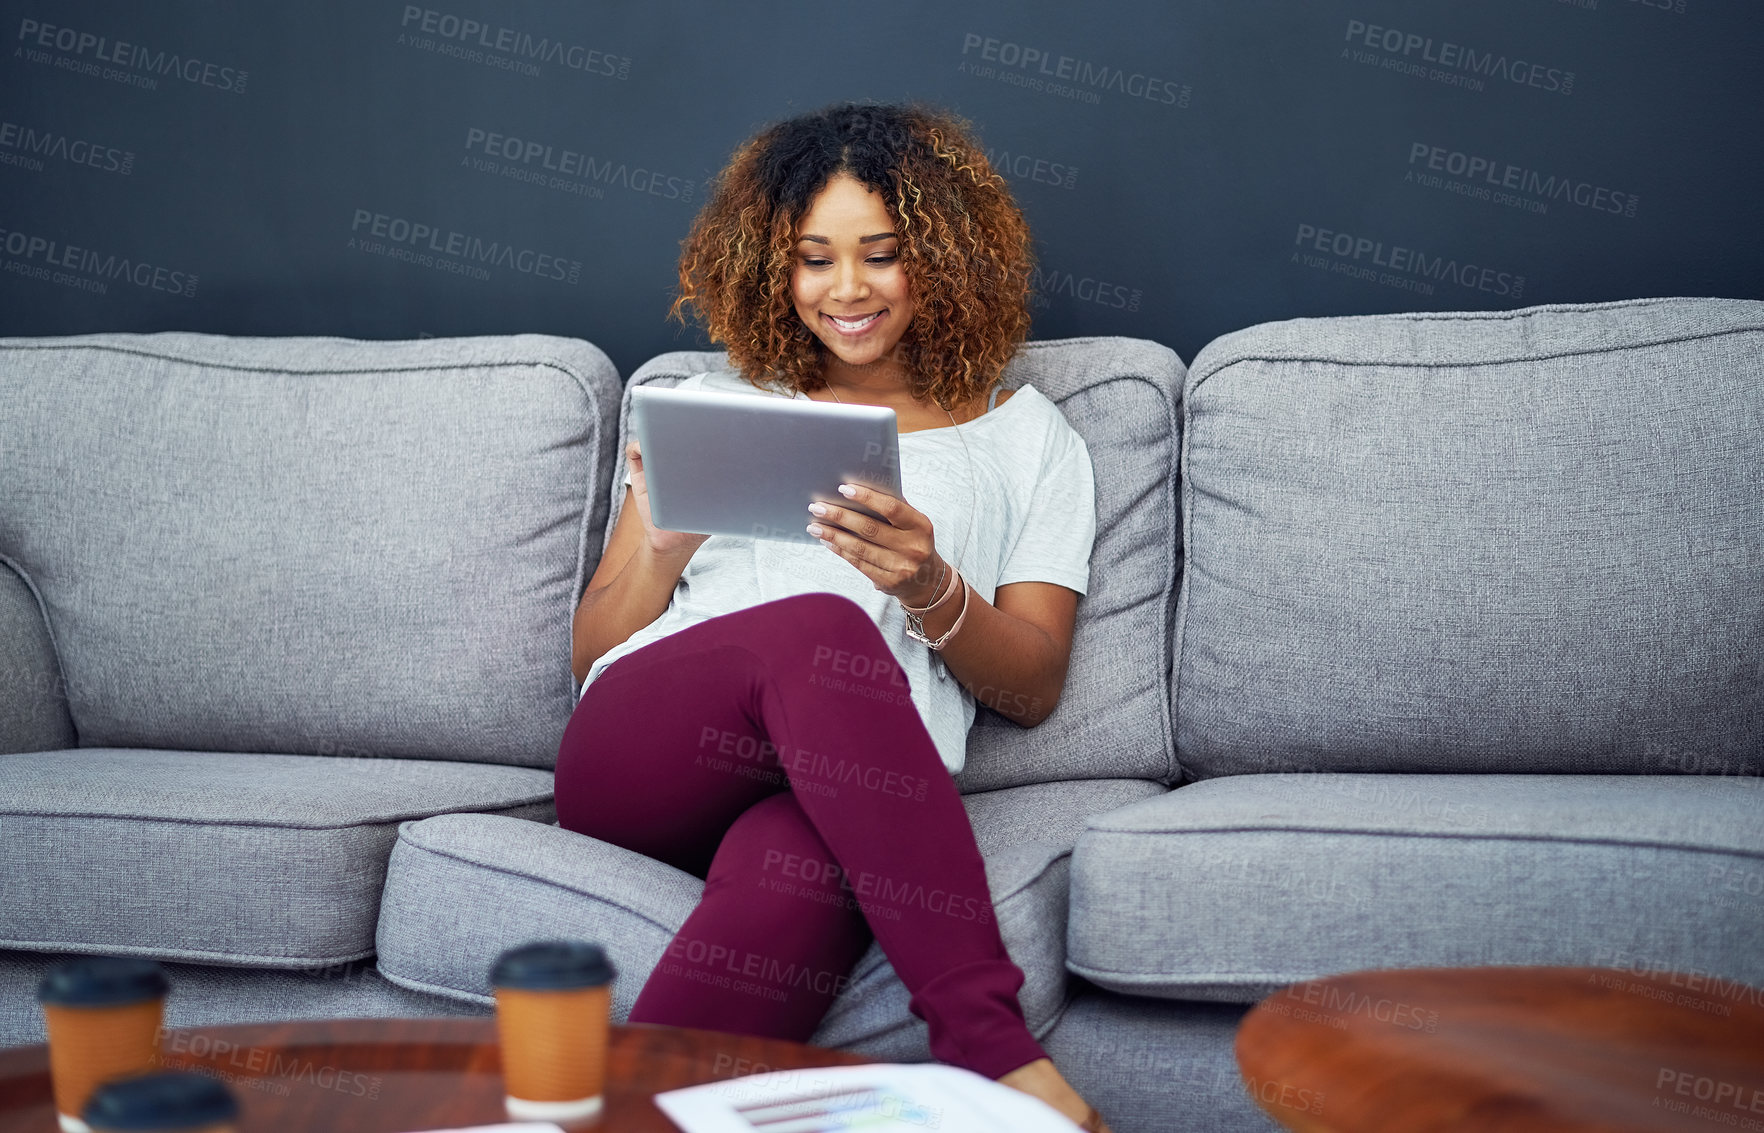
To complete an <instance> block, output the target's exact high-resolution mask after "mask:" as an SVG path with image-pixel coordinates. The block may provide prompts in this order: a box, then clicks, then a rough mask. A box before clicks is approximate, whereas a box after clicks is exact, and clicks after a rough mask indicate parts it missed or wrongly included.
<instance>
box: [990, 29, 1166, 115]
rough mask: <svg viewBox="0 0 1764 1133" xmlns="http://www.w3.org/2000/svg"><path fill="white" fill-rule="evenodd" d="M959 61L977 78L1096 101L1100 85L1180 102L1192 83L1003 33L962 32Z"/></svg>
mask: <svg viewBox="0 0 1764 1133" xmlns="http://www.w3.org/2000/svg"><path fill="white" fill-rule="evenodd" d="M962 56H963V58H962V63H961V66H960V67H959V68H958V69H960V70H963V71H967V72H968V73H970V74H973V75H976V76H978V77H979V78H983V79H997V80H998V81H999V82H1001V83H1005V84H1006V85H1008V86H1018V87H1025V88H1027V89H1029V90H1037V91H1041V92H1043V93H1046V94H1054V95H1059V96H1061V97H1063V98H1070V99H1073V100H1074V101H1077V102H1087V103H1091V104H1093V105H1094V104H1096V103H1100V102H1101V101H1102V95H1101V94H1100V93H1099V92H1101V91H1114V92H1116V93H1117V94H1124V95H1126V96H1127V97H1129V98H1141V99H1144V100H1145V101H1147V102H1155V103H1162V104H1164V105H1166V106H1175V107H1179V108H1185V107H1187V106H1188V101H1189V96H1190V94H1191V91H1192V88H1190V87H1188V86H1186V85H1184V84H1182V83H1177V82H1172V81H1170V80H1169V79H1163V78H1159V77H1158V76H1156V75H1150V74H1147V73H1145V72H1143V71H1128V70H1124V69H1122V68H1120V67H1111V66H1109V65H1108V64H1106V63H1092V62H1091V61H1090V60H1088V59H1077V58H1074V57H1072V56H1070V55H1057V54H1055V53H1054V52H1052V51H1047V50H1044V49H1043V48H1040V47H1032V46H1030V45H1028V44H1022V43H1013V42H1011V41H1010V40H1006V39H997V38H995V37H993V36H988V35H979V34H977V33H975V32H968V33H967V34H965V35H963V36H962Z"/></svg>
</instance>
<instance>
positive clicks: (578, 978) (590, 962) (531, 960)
mask: <svg viewBox="0 0 1764 1133" xmlns="http://www.w3.org/2000/svg"><path fill="white" fill-rule="evenodd" d="M616 975H618V972H617V970H615V969H614V968H613V966H612V961H610V960H608V959H607V958H606V949H604V948H602V947H601V946H600V945H598V944H590V943H589V942H587V941H585V940H541V941H536V942H534V943H532V944H523V945H521V946H520V947H519V948H511V949H509V950H508V951H507V952H504V953H503V954H502V955H501V956H498V957H497V958H496V964H495V966H494V967H492V968H491V969H490V983H491V984H492V985H493V986H495V987H509V988H521V989H526V990H531V991H556V990H561V989H565V988H575V987H599V986H600V985H602V984H607V983H611V982H612V980H613V977H614V976H616Z"/></svg>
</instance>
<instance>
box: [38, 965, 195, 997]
mask: <svg viewBox="0 0 1764 1133" xmlns="http://www.w3.org/2000/svg"><path fill="white" fill-rule="evenodd" d="M170 990H171V980H170V979H169V978H168V977H167V976H166V974H165V969H164V968H162V967H160V966H159V965H158V964H157V963H155V962H154V961H152V960H146V959H142V958H140V957H138V956H80V957H77V958H75V959H72V960H63V961H62V962H61V963H59V964H57V965H55V966H54V967H53V968H50V969H49V974H48V975H46V976H44V977H43V982H42V983H40V984H38V985H37V1000H38V1001H39V1002H41V1003H54V1004H57V1005H59V1006H63V1007H120V1006H122V1005H124V1004H128V1003H140V1002H142V1001H143V1000H148V999H158V998H159V997H160V996H162V995H164V994H166V992H168V991H170Z"/></svg>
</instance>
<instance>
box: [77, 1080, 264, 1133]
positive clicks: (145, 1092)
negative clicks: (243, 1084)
mask: <svg viewBox="0 0 1764 1133" xmlns="http://www.w3.org/2000/svg"><path fill="white" fill-rule="evenodd" d="M238 1116H239V1103H238V1102H237V1101H235V1100H234V1099H233V1093H232V1091H231V1090H229V1089H227V1087H226V1084H225V1083H224V1082H222V1081H220V1080H219V1079H217V1078H211V1077H209V1076H208V1075H207V1074H198V1073H196V1072H195V1071H191V1070H173V1071H166V1072H163V1073H158V1074H138V1075H135V1076H134V1077H131V1078H114V1079H112V1080H111V1081H109V1082H106V1083H104V1084H103V1085H101V1086H99V1087H98V1089H97V1090H96V1091H94V1092H93V1094H92V1100H91V1101H89V1102H87V1103H86V1108H85V1110H84V1111H83V1112H82V1113H81V1114H80V1117H81V1119H82V1120H83V1121H85V1123H86V1124H87V1125H89V1126H91V1127H92V1129H93V1131H94V1133H97V1131H99V1130H104V1129H189V1128H193V1127H196V1126H200V1125H212V1124H214V1123H215V1122H217V1121H231V1120H232V1119H234V1118H236V1117H238Z"/></svg>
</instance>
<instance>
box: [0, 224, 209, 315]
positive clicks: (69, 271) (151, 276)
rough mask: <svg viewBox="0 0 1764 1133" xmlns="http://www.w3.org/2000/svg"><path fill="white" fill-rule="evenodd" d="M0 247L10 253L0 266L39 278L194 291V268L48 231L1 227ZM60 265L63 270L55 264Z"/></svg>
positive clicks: (104, 288) (100, 286)
mask: <svg viewBox="0 0 1764 1133" xmlns="http://www.w3.org/2000/svg"><path fill="white" fill-rule="evenodd" d="M0 252H5V253H6V255H8V256H15V257H18V258H17V259H8V260H7V261H6V263H5V265H4V267H0V271H7V272H10V273H12V274H14V275H22V276H24V277H26V278H27V279H43V280H47V281H49V282H50V283H59V284H61V285H63V286H64V287H74V288H78V289H79V290H81V291H93V292H96V293H98V294H99V295H105V294H108V293H109V291H110V284H111V283H113V282H114V283H128V284H133V285H134V286H136V287H140V288H143V289H146V290H149V291H164V292H166V293H167V294H170V295H180V296H182V297H183V298H185V299H193V298H195V297H196V274H195V273H194V272H186V271H174V270H172V269H171V268H168V267H164V266H162V265H158V264H153V263H149V262H148V261H146V260H139V259H134V258H132V257H130V256H119V255H117V254H115V253H114V252H110V253H106V252H96V251H93V250H92V249H91V248H82V247H80V246H79V245H77V244H63V243H62V242H61V241H59V240H52V239H50V238H49V237H47V236H38V235H35V234H33V233H29V232H19V231H16V230H13V231H8V230H7V229H4V228H0ZM56 269H61V270H56Z"/></svg>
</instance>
